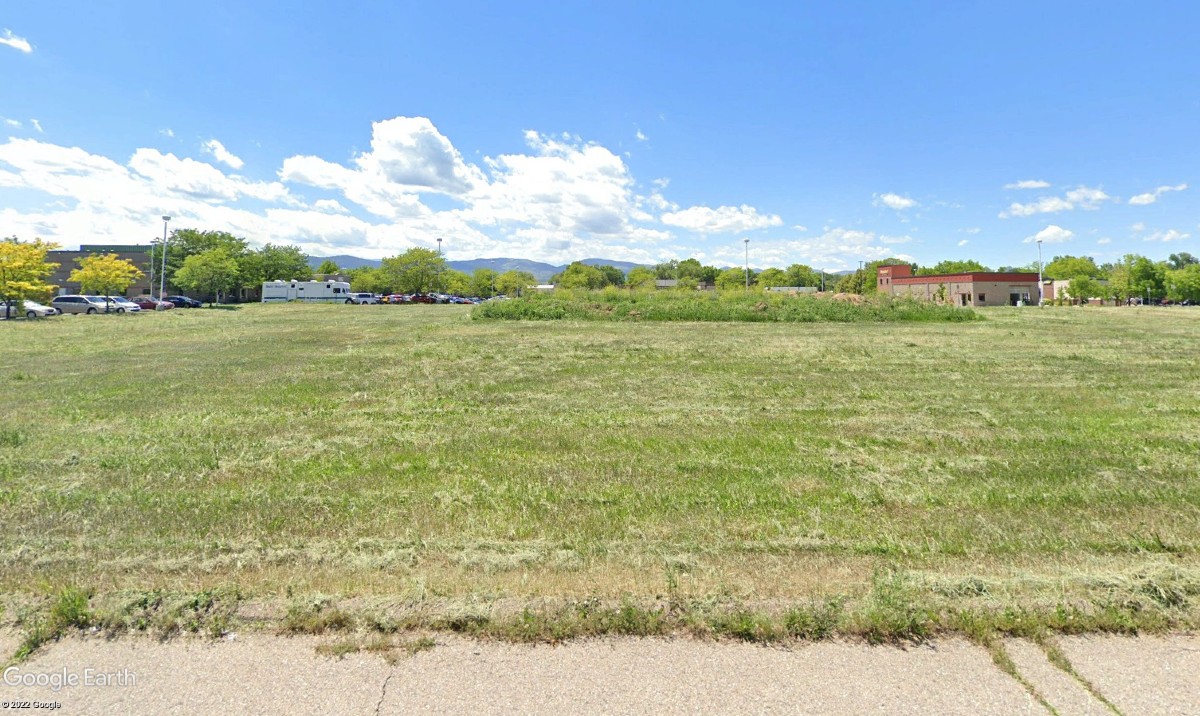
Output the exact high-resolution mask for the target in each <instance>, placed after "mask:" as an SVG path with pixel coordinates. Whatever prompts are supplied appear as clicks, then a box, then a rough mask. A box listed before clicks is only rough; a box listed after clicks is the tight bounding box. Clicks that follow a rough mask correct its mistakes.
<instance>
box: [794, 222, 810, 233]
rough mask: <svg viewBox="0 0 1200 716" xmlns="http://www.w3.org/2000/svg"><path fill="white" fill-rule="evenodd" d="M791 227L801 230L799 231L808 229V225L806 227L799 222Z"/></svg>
mask: <svg viewBox="0 0 1200 716" xmlns="http://www.w3.org/2000/svg"><path fill="white" fill-rule="evenodd" d="M792 228H793V229H795V230H796V231H801V232H803V231H808V227H807V226H801V225H800V224H796V225H795V226H793V227H792Z"/></svg>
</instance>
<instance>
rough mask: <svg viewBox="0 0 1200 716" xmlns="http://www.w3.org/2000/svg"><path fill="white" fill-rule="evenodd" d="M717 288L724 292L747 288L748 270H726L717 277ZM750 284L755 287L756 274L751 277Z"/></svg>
mask: <svg viewBox="0 0 1200 716" xmlns="http://www.w3.org/2000/svg"><path fill="white" fill-rule="evenodd" d="M716 284H717V288H718V289H721V290H722V291H730V290H733V289H739V288H740V289H745V288H746V269H744V268H731V269H725V270H724V271H722V272H721V273H720V274H718V275H717V281H716ZM750 284H751V285H754V274H751V275H750Z"/></svg>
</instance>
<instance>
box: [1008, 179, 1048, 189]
mask: <svg viewBox="0 0 1200 716" xmlns="http://www.w3.org/2000/svg"><path fill="white" fill-rule="evenodd" d="M1049 186H1050V182H1048V181H1042V180H1041V179H1022V180H1021V181H1016V182H1013V183H1012V184H1005V185H1004V188H1005V189H1046V188H1048V187H1049Z"/></svg>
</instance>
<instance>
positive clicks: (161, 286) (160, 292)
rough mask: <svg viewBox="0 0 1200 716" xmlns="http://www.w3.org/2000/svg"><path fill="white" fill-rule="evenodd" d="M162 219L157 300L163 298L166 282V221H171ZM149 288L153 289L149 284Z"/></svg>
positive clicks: (167, 217) (166, 218)
mask: <svg viewBox="0 0 1200 716" xmlns="http://www.w3.org/2000/svg"><path fill="white" fill-rule="evenodd" d="M162 220H163V245H162V250H163V251H162V254H163V257H162V271H159V273H158V300H160V301H161V300H163V293H164V291H163V289H164V287H165V286H166V282H167V223H168V222H170V221H171V217H169V216H164V217H163V218H162ZM150 290H154V287H153V286H151V287H150Z"/></svg>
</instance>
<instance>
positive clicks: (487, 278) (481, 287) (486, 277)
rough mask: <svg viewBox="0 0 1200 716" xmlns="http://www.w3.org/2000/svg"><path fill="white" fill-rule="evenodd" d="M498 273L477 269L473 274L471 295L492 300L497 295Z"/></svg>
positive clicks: (486, 269)
mask: <svg viewBox="0 0 1200 716" xmlns="http://www.w3.org/2000/svg"><path fill="white" fill-rule="evenodd" d="M497 276H499V274H498V273H496V272H495V271H493V270H491V269H489V268H481V269H475V273H473V274H471V289H470V295H472V296H481V297H484V298H491V297H492V296H495V295H496V277H497Z"/></svg>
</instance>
